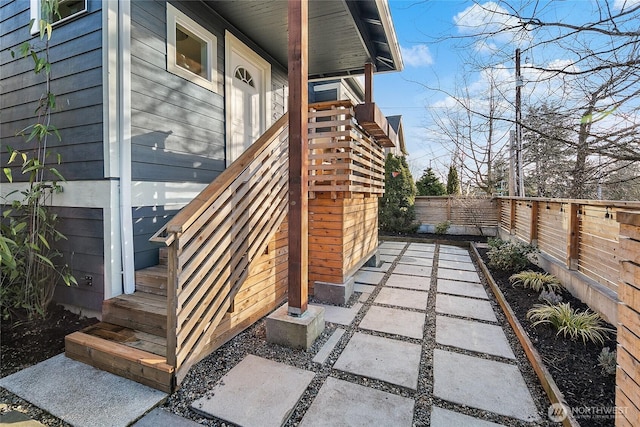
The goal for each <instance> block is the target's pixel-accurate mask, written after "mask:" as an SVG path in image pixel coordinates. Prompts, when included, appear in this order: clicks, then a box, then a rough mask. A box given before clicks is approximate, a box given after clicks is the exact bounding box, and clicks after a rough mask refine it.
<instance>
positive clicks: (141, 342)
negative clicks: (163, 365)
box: [82, 322, 167, 357]
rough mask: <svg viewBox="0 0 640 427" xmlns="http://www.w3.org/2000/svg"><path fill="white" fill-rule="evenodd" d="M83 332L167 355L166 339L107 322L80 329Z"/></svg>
mask: <svg viewBox="0 0 640 427" xmlns="http://www.w3.org/2000/svg"><path fill="white" fill-rule="evenodd" d="M82 332H83V333H85V334H87V335H91V336H94V337H98V338H102V339H104V340H107V341H111V342H114V343H118V344H122V345H126V346H127V347H131V348H136V349H138V350H143V351H147V352H149V353H153V354H157V355H158V356H162V357H166V356H167V339H166V338H164V337H159V336H157V335H152V334H149V333H146V332H143V331H138V330H135V329H131V328H125V327H124V326H120V325H114V324H112V323H107V322H99V323H96V324H95V325H92V326H89V327H87V328H85V329H83V330H82Z"/></svg>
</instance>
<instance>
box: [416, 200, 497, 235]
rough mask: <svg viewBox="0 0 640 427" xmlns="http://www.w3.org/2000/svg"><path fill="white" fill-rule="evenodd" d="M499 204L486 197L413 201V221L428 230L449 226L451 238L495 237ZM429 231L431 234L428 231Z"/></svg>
mask: <svg viewBox="0 0 640 427" xmlns="http://www.w3.org/2000/svg"><path fill="white" fill-rule="evenodd" d="M497 206H498V204H497V201H496V199H493V198H489V197H452V196H418V197H416V202H415V209H416V221H418V222H419V223H420V224H421V225H423V226H427V227H435V226H437V225H438V224H441V223H444V222H447V221H448V222H449V223H450V230H449V232H450V234H478V235H479V234H489V235H491V234H495V231H491V230H489V229H493V230H495V228H496V227H497V225H498V207H497ZM429 230H430V228H429ZM430 231H431V230H430Z"/></svg>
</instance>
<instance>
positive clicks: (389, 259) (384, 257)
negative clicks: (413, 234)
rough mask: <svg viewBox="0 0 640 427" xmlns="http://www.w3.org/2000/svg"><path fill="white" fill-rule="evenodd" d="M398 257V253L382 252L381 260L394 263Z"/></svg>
mask: <svg viewBox="0 0 640 427" xmlns="http://www.w3.org/2000/svg"><path fill="white" fill-rule="evenodd" d="M397 257H398V255H387V254H380V261H384V262H388V263H392V262H394V261H395V260H396V258H397Z"/></svg>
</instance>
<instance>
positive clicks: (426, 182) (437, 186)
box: [416, 168, 447, 196]
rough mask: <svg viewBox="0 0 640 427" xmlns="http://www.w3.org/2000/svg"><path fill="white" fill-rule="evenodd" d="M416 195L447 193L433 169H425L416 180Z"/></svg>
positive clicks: (440, 194) (441, 194)
mask: <svg viewBox="0 0 640 427" xmlns="http://www.w3.org/2000/svg"><path fill="white" fill-rule="evenodd" d="M416 187H417V188H418V196H443V195H445V194H447V188H446V187H445V186H444V184H443V183H442V182H441V181H440V178H438V177H437V176H436V174H435V173H434V172H433V169H431V168H428V169H425V171H424V173H423V174H422V176H421V177H420V179H419V180H417V181H416Z"/></svg>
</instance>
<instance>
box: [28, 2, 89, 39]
mask: <svg viewBox="0 0 640 427" xmlns="http://www.w3.org/2000/svg"><path fill="white" fill-rule="evenodd" d="M87 1H88V0H59V1H58V13H57V14H55V13H53V11H51V10H46V9H47V8H46V7H43V4H42V3H43V2H42V0H31V19H32V20H33V25H32V27H31V34H37V33H39V32H40V20H42V19H44V20H47V21H49V22H51V24H52V26H56V25H59V24H62V23H64V22H67V21H69V20H71V19H73V18H75V17H76V16H78V15H81V14H83V13H85V12H86V11H87ZM47 14H48V15H49V16H45V15H47Z"/></svg>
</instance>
